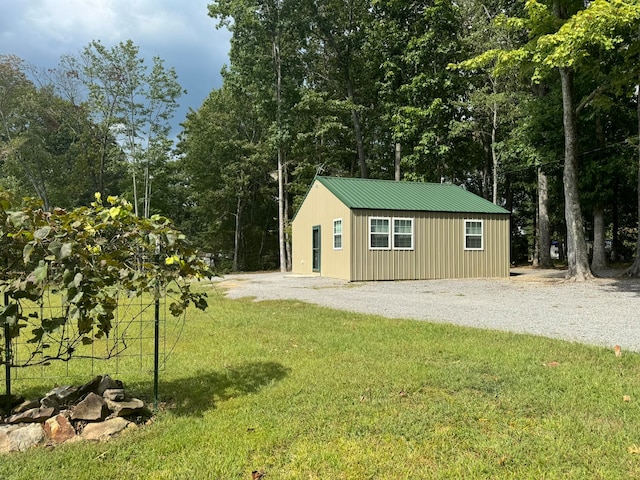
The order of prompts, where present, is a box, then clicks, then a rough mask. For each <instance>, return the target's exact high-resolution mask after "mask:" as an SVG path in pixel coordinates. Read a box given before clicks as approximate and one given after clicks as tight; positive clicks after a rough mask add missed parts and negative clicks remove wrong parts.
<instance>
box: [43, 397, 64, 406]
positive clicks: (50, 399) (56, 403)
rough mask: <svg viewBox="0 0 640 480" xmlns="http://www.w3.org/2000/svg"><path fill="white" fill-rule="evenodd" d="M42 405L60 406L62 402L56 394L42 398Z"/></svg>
mask: <svg viewBox="0 0 640 480" xmlns="http://www.w3.org/2000/svg"><path fill="white" fill-rule="evenodd" d="M40 405H41V406H42V407H45V408H58V407H59V406H60V402H59V401H58V399H57V398H56V396H55V395H50V396H44V397H42V398H41V399H40Z"/></svg>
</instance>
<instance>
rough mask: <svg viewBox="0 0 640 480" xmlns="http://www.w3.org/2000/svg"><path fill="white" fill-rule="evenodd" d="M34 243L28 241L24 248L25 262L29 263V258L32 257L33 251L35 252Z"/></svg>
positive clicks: (23, 256) (23, 258) (23, 257)
mask: <svg viewBox="0 0 640 480" xmlns="http://www.w3.org/2000/svg"><path fill="white" fill-rule="evenodd" d="M33 248H34V247H33V244H32V243H27V244H26V245H25V246H24V248H23V249H22V261H23V262H24V263H29V259H30V258H31V253H32V252H33Z"/></svg>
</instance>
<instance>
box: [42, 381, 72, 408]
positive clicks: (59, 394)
mask: <svg viewBox="0 0 640 480" xmlns="http://www.w3.org/2000/svg"><path fill="white" fill-rule="evenodd" d="M78 390H79V389H78V387H73V386H71V385H65V386H63V387H56V388H54V389H53V390H51V391H50V392H48V393H47V394H46V395H45V396H44V397H45V398H49V399H51V398H54V399H55V400H56V401H57V402H58V405H69V404H70V403H73V402H75V401H76V400H77V399H78V398H80V395H79V394H78ZM43 401H44V398H43V399H42V400H41V401H40V403H42V402H43Z"/></svg>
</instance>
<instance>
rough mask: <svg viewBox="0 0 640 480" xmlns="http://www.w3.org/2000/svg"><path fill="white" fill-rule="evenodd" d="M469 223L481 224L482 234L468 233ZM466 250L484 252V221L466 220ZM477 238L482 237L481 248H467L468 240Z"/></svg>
mask: <svg viewBox="0 0 640 480" xmlns="http://www.w3.org/2000/svg"><path fill="white" fill-rule="evenodd" d="M469 223H479V224H480V234H479V235H478V234H475V233H474V234H471V233H467V225H468V224H469ZM463 228H464V231H463V233H464V243H463V245H464V249H465V250H469V251H481V250H484V220H482V219H471V218H465V219H464V227H463ZM472 237H473V238H476V237H480V247H468V246H467V239H468V238H472Z"/></svg>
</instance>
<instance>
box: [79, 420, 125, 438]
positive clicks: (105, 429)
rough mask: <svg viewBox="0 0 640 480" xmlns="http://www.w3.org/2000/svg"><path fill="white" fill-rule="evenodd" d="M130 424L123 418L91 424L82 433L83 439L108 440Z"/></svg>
mask: <svg viewBox="0 0 640 480" xmlns="http://www.w3.org/2000/svg"><path fill="white" fill-rule="evenodd" d="M129 423H130V422H128V421H127V420H125V419H124V418H121V417H116V418H111V419H109V420H106V421H104V422H99V423H90V424H89V425H87V426H86V427H84V430H83V431H82V438H84V439H86V440H106V439H108V438H109V437H110V436H112V435H115V434H117V433H120V432H121V431H122V430H124V429H125V428H127V425H129Z"/></svg>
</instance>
